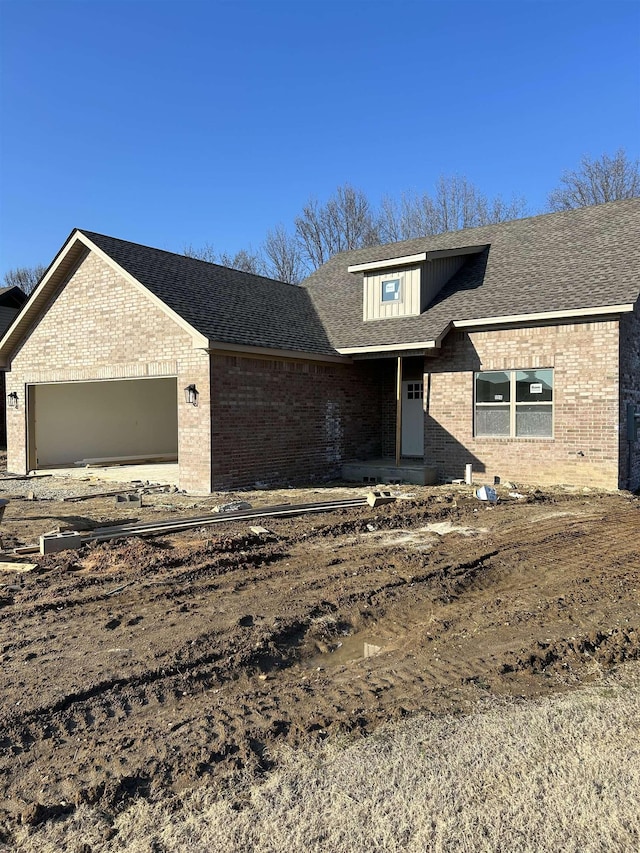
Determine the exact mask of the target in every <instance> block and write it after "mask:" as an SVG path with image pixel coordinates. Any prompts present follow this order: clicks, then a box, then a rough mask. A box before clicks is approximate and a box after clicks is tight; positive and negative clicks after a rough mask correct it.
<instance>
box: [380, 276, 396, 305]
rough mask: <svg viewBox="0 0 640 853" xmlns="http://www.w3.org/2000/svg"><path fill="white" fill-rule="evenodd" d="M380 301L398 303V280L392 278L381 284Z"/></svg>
mask: <svg viewBox="0 0 640 853" xmlns="http://www.w3.org/2000/svg"><path fill="white" fill-rule="evenodd" d="M382 301H383V302H399V301H400V279H399V278H394V279H389V280H388V281H383V282H382Z"/></svg>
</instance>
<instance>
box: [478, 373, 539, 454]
mask: <svg viewBox="0 0 640 853" xmlns="http://www.w3.org/2000/svg"><path fill="white" fill-rule="evenodd" d="M474 397H475V401H474V410H475V419H474V420H475V429H474V434H475V435H476V436H492V437H497V438H553V369H552V368H550V367H545V368H535V369H531V370H486V371H483V372H481V373H476V374H475V381H474Z"/></svg>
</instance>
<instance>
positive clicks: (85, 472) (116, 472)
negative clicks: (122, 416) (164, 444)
mask: <svg viewBox="0 0 640 853" xmlns="http://www.w3.org/2000/svg"><path fill="white" fill-rule="evenodd" d="M34 474H35V476H36V477H37V476H38V475H47V474H49V475H53V476H54V477H71V478H73V479H77V480H86V479H95V480H106V481H107V482H110V483H131V482H133V481H134V480H142V482H143V483H146V482H147V481H148V482H150V483H162V484H167V485H169V486H177V485H178V478H179V467H178V463H177V462H154V463H150V464H148V465H105V466H104V467H100V468H94V467H93V466H92V467H91V468H84V467H83V468H79V467H78V466H77V465H73V466H71V467H69V468H41V469H40V470H38V471H35V472H34Z"/></svg>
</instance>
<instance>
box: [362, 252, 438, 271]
mask: <svg viewBox="0 0 640 853" xmlns="http://www.w3.org/2000/svg"><path fill="white" fill-rule="evenodd" d="M426 260H427V253H426V252H420V253H419V254H417V255H404V256H403V257H401V258H389V259H388V260H385V261H370V262H369V263H366V264H354V265H353V266H350V267H347V272H366V271H367V270H382V269H387V268H389V267H406V266H408V265H409V264H420V263H423V262H424V261H426Z"/></svg>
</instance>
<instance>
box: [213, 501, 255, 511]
mask: <svg viewBox="0 0 640 853" xmlns="http://www.w3.org/2000/svg"><path fill="white" fill-rule="evenodd" d="M241 509H251V504H250V503H247V501H232V502H231V503H228V504H218V506H214V507H213V509H212V510H211V512H238V511H239V510H241Z"/></svg>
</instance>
